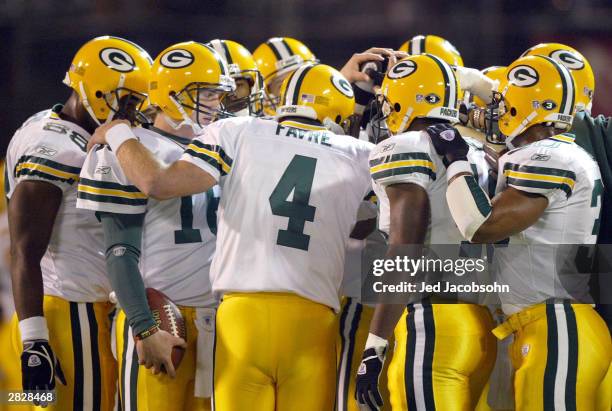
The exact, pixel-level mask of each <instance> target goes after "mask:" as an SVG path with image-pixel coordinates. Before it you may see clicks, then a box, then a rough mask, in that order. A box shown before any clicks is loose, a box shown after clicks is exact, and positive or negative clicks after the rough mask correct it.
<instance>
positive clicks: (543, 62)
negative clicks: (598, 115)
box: [489, 56, 576, 148]
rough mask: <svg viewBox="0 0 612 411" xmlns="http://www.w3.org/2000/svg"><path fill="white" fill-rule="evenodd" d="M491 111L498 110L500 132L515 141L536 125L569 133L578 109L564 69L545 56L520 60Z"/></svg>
mask: <svg viewBox="0 0 612 411" xmlns="http://www.w3.org/2000/svg"><path fill="white" fill-rule="evenodd" d="M498 91H499V92H495V93H493V103H492V104H491V105H489V110H495V109H497V110H498V116H499V119H498V123H499V131H500V132H501V133H502V134H503V135H505V136H506V139H505V142H506V145H507V146H508V147H509V148H512V147H513V146H512V140H513V139H514V138H515V137H516V136H518V135H519V134H521V133H523V132H524V131H525V130H527V129H528V128H529V127H531V126H534V125H536V124H547V125H552V126H554V127H555V128H559V129H562V130H567V129H569V128H570V127H571V125H572V121H573V118H574V116H573V115H574V109H575V98H576V97H575V96H576V93H575V86H574V80H573V78H572V75H571V74H570V72H569V70H568V69H566V68H565V66H563V65H561V64H558V63H557V62H555V61H554V60H553V59H551V58H548V57H544V56H527V57H521V58H519V59H518V60H516V61H515V62H513V63H512V64H511V65H510V66H508V68H507V69H506V73H505V75H504V79H503V81H502V82H501V84H500V85H499V88H498Z"/></svg>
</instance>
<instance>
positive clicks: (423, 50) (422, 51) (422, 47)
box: [419, 36, 427, 54]
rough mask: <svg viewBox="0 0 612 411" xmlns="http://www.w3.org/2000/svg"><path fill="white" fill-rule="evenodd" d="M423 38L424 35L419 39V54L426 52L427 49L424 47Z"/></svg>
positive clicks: (424, 38)
mask: <svg viewBox="0 0 612 411" xmlns="http://www.w3.org/2000/svg"><path fill="white" fill-rule="evenodd" d="M425 40H426V37H425V36H421V38H420V39H419V54H422V53H427V49H426V48H425Z"/></svg>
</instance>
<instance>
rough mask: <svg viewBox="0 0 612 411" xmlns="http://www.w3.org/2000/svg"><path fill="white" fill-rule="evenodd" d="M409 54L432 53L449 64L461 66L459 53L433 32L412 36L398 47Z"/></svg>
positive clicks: (461, 60)
mask: <svg viewBox="0 0 612 411" xmlns="http://www.w3.org/2000/svg"><path fill="white" fill-rule="evenodd" d="M399 50H400V51H404V52H406V53H408V54H410V55H418V54H424V53H427V54H433V55H434V56H436V57H439V58H441V59H442V60H444V61H445V62H446V63H447V64H449V65H451V66H462V67H463V59H462V58H461V54H460V53H459V51H458V50H457V48H456V47H455V46H453V45H452V44H451V42H450V41H448V40H446V39H444V38H442V37H439V36H435V35H433V34H428V35H422V34H420V35H418V36H414V37H413V38H411V39H410V40H408V41H407V42H405V43H404V44H402V45H401V46H400V48H399Z"/></svg>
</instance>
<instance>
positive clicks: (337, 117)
mask: <svg viewBox="0 0 612 411" xmlns="http://www.w3.org/2000/svg"><path fill="white" fill-rule="evenodd" d="M341 120H342V117H340V114H338V115H337V116H336V124H340V121H341Z"/></svg>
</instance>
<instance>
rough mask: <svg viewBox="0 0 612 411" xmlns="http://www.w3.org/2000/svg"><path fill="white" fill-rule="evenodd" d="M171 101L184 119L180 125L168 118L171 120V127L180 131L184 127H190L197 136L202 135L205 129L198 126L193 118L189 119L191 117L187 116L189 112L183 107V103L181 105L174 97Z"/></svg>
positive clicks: (171, 97)
mask: <svg viewBox="0 0 612 411" xmlns="http://www.w3.org/2000/svg"><path fill="white" fill-rule="evenodd" d="M170 101H172V103H174V106H175V107H176V109H177V110H178V112H179V113H181V117H183V121H181V122H180V123H176V122H175V121H172V120H171V119H170V118H168V120H171V121H170V125H171V126H172V127H173V128H174V129H178V128H180V127H182V126H183V125H188V126H190V127H191V128H192V129H193V133H194V134H195V135H196V136H197V135H199V134H202V132H203V131H204V129H203V128H202V127H201V126H200V125H199V124H197V123H196V122H195V121H193V120H192V119H191V117H189V115H188V114H187V112H186V111H185V108H184V107H183V106H182V105H181V103H179V102H178V101H177V100H176V98H175V97H174V96H170Z"/></svg>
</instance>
